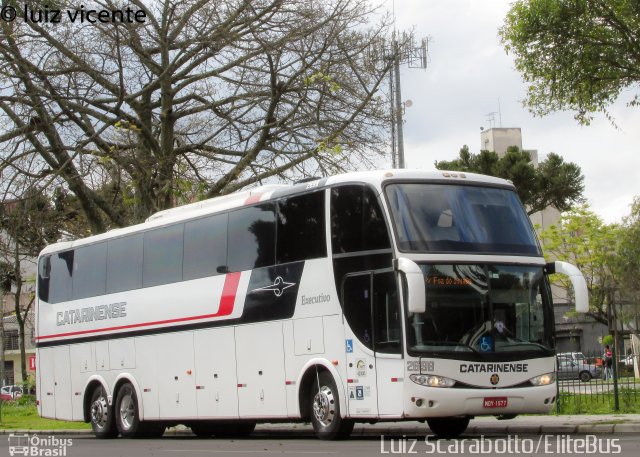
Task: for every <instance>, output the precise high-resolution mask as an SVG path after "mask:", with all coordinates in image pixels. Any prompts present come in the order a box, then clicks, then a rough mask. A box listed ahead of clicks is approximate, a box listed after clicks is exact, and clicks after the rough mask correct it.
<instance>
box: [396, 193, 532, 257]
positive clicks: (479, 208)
mask: <svg viewBox="0 0 640 457" xmlns="http://www.w3.org/2000/svg"><path fill="white" fill-rule="evenodd" d="M386 194H387V198H388V201H389V207H390V208H391V214H392V216H393V223H394V226H395V231H396V235H397V240H398V248H399V249H400V250H401V251H404V252H467V253H486V254H510V255H532V256H539V255H540V249H539V247H538V244H537V242H536V238H535V235H534V232H533V229H532V227H531V223H530V222H529V219H528V217H527V213H526V212H525V211H524V208H523V206H522V204H521V203H520V200H519V199H518V196H517V194H516V193H515V192H514V191H513V190H511V189H506V188H495V187H481V186H470V185H450V184H428V183H399V184H390V185H388V186H386Z"/></svg>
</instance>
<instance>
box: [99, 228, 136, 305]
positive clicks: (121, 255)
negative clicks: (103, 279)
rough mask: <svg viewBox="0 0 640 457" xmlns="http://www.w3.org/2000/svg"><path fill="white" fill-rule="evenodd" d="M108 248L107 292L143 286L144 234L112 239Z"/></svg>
mask: <svg viewBox="0 0 640 457" xmlns="http://www.w3.org/2000/svg"><path fill="white" fill-rule="evenodd" d="M107 250H108V252H107V293H108V294H109V293H114V292H121V291H123V290H132V289H139V288H140V287H142V234H136V235H130V236H125V237H123V238H117V239H115V240H111V241H109V243H108V248H107Z"/></svg>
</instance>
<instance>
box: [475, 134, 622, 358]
mask: <svg viewBox="0 0 640 457" xmlns="http://www.w3.org/2000/svg"><path fill="white" fill-rule="evenodd" d="M480 143H481V144H480V149H482V150H486V151H494V152H495V153H496V154H498V156H499V157H502V156H504V155H505V154H506V152H507V149H508V148H509V147H511V146H517V147H518V149H520V150H521V151H527V152H528V153H529V155H530V156H531V162H532V163H533V165H534V166H537V165H538V151H537V150H536V149H525V148H523V147H522V130H521V129H520V128H519V127H515V128H514V127H511V128H502V127H500V128H490V129H487V130H483V131H482V132H481V134H480ZM530 219H531V222H532V223H533V224H534V226H536V227H539V228H538V230H540V231H542V230H546V229H547V228H549V227H550V226H552V225H554V224H557V223H558V221H559V220H560V211H558V210H557V209H556V208H554V207H551V206H549V207H547V208H545V209H544V210H543V211H539V212H537V213H534V214H532V215H531V216H530ZM543 248H544V246H543ZM552 292H553V297H554V298H553V300H554V310H555V313H554V314H555V321H556V347H557V349H558V352H577V351H581V352H584V353H585V354H600V352H601V351H602V346H601V344H600V341H601V338H602V336H604V335H607V334H608V333H609V330H608V328H607V326H606V325H604V324H602V323H600V322H598V321H596V320H594V319H592V318H590V317H588V316H585V315H573V314H571V313H570V311H571V309H572V306H571V304H570V303H569V299H568V297H567V295H566V292H565V291H564V290H562V289H560V288H558V287H553V286H552Z"/></svg>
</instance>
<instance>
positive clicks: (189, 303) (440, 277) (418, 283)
mask: <svg viewBox="0 0 640 457" xmlns="http://www.w3.org/2000/svg"><path fill="white" fill-rule="evenodd" d="M554 271H555V272H558V273H566V274H569V276H570V278H571V280H572V282H573V285H574V290H575V299H576V307H577V309H578V310H579V311H586V306H587V301H586V299H587V296H586V285H585V283H584V278H583V277H582V275H581V274H580V272H579V271H578V270H577V269H576V268H575V267H572V266H571V265H569V264H565V263H562V262H556V263H555V264H545V261H544V258H543V257H542V252H541V249H540V246H539V244H538V241H537V239H536V236H535V233H534V231H533V229H532V226H531V223H530V221H529V219H528V217H527V214H526V212H525V210H524V208H523V206H522V204H521V202H520V201H519V199H518V197H517V194H516V192H515V191H514V187H513V185H512V184H511V183H509V182H508V181H505V180H501V179H497V178H492V177H487V176H480V175H473V174H467V173H464V174H463V173H454V172H440V171H437V172H436V171H434V172H422V171H410V170H391V171H376V172H363V173H351V174H344V175H340V176H334V177H330V178H324V179H318V180H313V181H309V182H304V183H298V184H295V185H276V186H265V187H261V188H257V189H253V190H250V191H245V192H239V193H236V194H232V195H228V196H224V197H219V198H214V199H211V200H206V201H202V202H199V203H195V204H191V205H187V206H184V207H180V208H175V209H170V210H166V211H162V212H160V213H157V214H155V215H153V216H151V217H150V218H149V219H148V220H147V221H146V222H145V223H143V224H139V225H136V226H132V227H128V228H123V229H118V230H113V231H110V232H108V233H105V234H101V235H97V236H92V237H89V238H86V239H82V240H77V241H70V242H61V243H57V244H54V245H51V246H48V247H47V248H46V249H44V250H43V252H42V253H41V255H40V258H39V271H38V290H37V296H38V297H37V335H36V339H37V346H38V347H37V364H38V365H37V377H38V379H37V400H38V408H39V413H40V415H41V416H43V417H47V418H56V419H64V420H75V421H85V422H91V425H92V427H93V431H94V432H95V435H96V436H98V437H101V438H108V437H114V436H117V435H118V434H120V435H121V436H123V437H135V436H159V435H161V434H162V433H163V432H164V430H165V427H166V426H170V425H175V424H185V425H187V426H189V427H191V429H192V430H193V432H194V433H195V434H196V435H199V436H214V435H215V436H229V435H236V436H237V435H246V434H249V433H251V432H252V431H253V428H254V427H255V424H256V423H258V422H277V421H282V422H294V421H310V422H311V423H312V424H313V427H314V430H315V431H316V434H317V435H318V436H319V437H320V438H324V439H332V438H338V437H344V436H347V435H348V434H349V433H350V432H351V430H352V428H353V424H354V422H375V421H400V420H426V421H427V423H428V424H429V427H430V428H431V429H432V430H433V431H434V432H435V433H436V434H439V435H442V436H456V435H459V434H460V433H462V432H463V431H464V430H465V429H466V427H467V425H468V423H469V419H470V418H472V417H474V416H479V415H493V416H498V417H501V418H510V417H514V416H515V415H517V414H520V413H542V412H548V411H549V410H550V409H551V408H552V407H553V406H554V403H555V401H556V378H555V370H556V364H555V358H554V354H555V350H554V317H553V307H552V301H551V293H550V287H549V282H548V279H547V275H548V274H549V273H552V272H554ZM425 432H426V428H425Z"/></svg>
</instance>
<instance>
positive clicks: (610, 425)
mask: <svg viewBox="0 0 640 457" xmlns="http://www.w3.org/2000/svg"><path fill="white" fill-rule="evenodd" d="M11 433H31V434H33V433H38V435H41V436H42V435H88V434H92V432H91V430H37V431H35V430H0V435H8V434H11ZM575 433H577V434H598V435H603V434H604V435H606V434H612V433H615V434H618V433H635V434H640V414H599V415H574V416H519V417H516V418H515V419H510V420H497V419H495V418H494V417H479V418H477V419H473V420H472V421H471V423H470V424H469V428H468V429H467V431H466V433H465V435H477V436H480V435H507V434H509V435H531V434H533V435H539V434H550V435H560V434H575ZM428 434H430V431H429V428H428V426H427V424H426V423H424V424H423V423H420V422H380V423H377V424H356V426H355V428H354V429H353V433H352V436H380V435H389V436H402V435H408V436H425V435H428ZM189 435H191V431H190V430H189V429H188V428H186V427H184V426H178V427H172V428H170V429H168V430H167V431H166V432H165V435H164V436H189ZM252 436H254V437H260V436H283V437H286V436H300V437H303V436H309V437H311V436H313V428H312V427H311V425H310V424H300V423H277V424H258V425H257V426H256V430H255V432H254V433H253V435H252Z"/></svg>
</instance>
